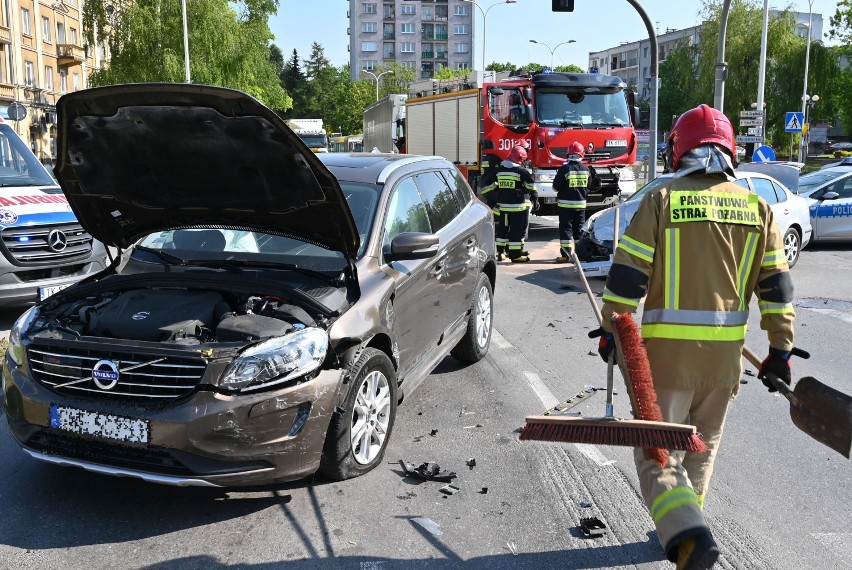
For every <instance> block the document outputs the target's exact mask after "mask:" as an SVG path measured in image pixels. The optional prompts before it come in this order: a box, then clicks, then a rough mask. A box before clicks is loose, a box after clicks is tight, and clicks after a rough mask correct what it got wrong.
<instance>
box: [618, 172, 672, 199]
mask: <svg viewBox="0 0 852 570" xmlns="http://www.w3.org/2000/svg"><path fill="white" fill-rule="evenodd" d="M671 179H672V177H671V176H658V177H657V178H654V179H653V180H652V181H650V182H648V183H647V184H645V185H644V186H643V187H642V188H640V189H639V190H637V191H636V192H634V193H633V194H631V195H630V196H628V198H627V199H626V200H625V202H635V201H638V200H641V199H642V197H643V196H644V195H645V194H647V193H648V192H650V191H651V190H653V189H654V188H659V187H660V186H662V185H663V184H665V183H666V182H668V181H669V180H671Z"/></svg>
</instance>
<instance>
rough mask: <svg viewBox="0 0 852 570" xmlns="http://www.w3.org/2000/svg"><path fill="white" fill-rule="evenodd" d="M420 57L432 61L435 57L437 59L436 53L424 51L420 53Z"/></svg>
mask: <svg viewBox="0 0 852 570" xmlns="http://www.w3.org/2000/svg"><path fill="white" fill-rule="evenodd" d="M420 57H421V58H422V59H432V58H433V57H435V53H434V52H431V51H424V52H421V53H420Z"/></svg>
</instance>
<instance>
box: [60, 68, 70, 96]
mask: <svg viewBox="0 0 852 570" xmlns="http://www.w3.org/2000/svg"><path fill="white" fill-rule="evenodd" d="M59 91H61V92H62V93H67V92H68V72H67V71H65V70H64V69H60V70H59Z"/></svg>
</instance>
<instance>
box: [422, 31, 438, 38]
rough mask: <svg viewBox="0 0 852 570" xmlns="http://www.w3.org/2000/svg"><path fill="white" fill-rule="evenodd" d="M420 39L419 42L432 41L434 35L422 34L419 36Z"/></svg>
mask: <svg viewBox="0 0 852 570" xmlns="http://www.w3.org/2000/svg"><path fill="white" fill-rule="evenodd" d="M420 39H421V40H434V39H435V34H431V33H429V32H423V33H422V34H420Z"/></svg>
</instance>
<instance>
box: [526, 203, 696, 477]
mask: <svg viewBox="0 0 852 570" xmlns="http://www.w3.org/2000/svg"><path fill="white" fill-rule="evenodd" d="M615 228H616V232H617V231H618V216H617V210H616V222H615ZM614 242H615V243H614V246H613V251H614V250H615V244H617V238H616V240H614ZM571 255H572V257H573V260H574V264H575V266H576V268H577V271H578V272H579V274H580V278H581V280H582V282H583V286H584V287H585V289H586V294H587V295H588V297H589V301H590V302H591V303H592V307H593V308H594V312H595V316H597V318H598V324H599V325H601V326H602V325H603V318H602V317H601V313H600V311H599V310H598V306H597V302H596V301H595V297H594V294H593V293H592V289H591V287H589V282H588V281H587V280H586V275H585V273H584V272H583V266H582V264H581V263H580V259H579V258H578V257H577V254H576V253H575V248H573V247H572V248H571ZM611 323H612V325H613V326H612V330H613V336H614V338H615V344H616V352H617V353H618V365H619V368H620V370H621V374H622V376H623V377H624V383H625V385H626V386H627V392H628V394H629V396H630V402H631V404H632V406H633V414H634V416H635V417H636V419H632V420H628V419H622V418H618V417H616V416H615V415H614V411H613V404H612V391H613V368H614V360H615V356H614V355H613V354H610V356H609V361H608V362H607V390H606V394H607V395H606V409H605V414H604V416H603V417H588V418H584V417H579V416H569V415H563V414H558V413H552V414H551V413H549V412H548V413H545V415H541V416H527V418H526V425H525V426H524V429H523V430H522V432H521V435H520V439H521V441H531V440H532V441H551V442H559V443H591V444H597V445H616V446H626V447H641V448H643V449H644V450H645V455H646V457H648V459H651V460H654V461H655V462H656V463H657V464H658V465H660V466H661V467H662V466H664V465H665V464H666V461H667V459H668V455H669V450H670V449H677V450H685V451H693V452H696V453H703V452H705V451H707V445H706V444H705V443H704V441H703V440H702V439H701V436H700V435H698V433H697V430H696V428H695V426H690V425H683V424H676V423H669V422H663V421H662V412H661V411H660V407H659V405H658V404H657V395H656V392H655V391H654V382H653V378H652V377H651V366H650V363H649V362H648V355H647V353H646V351H645V345H644V344H643V342H642V338H641V335H640V334H639V329H638V327H637V326H636V323H635V322H634V321H633V317H632V316H631V315H630V314H622V315H613V317H612V321H611Z"/></svg>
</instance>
